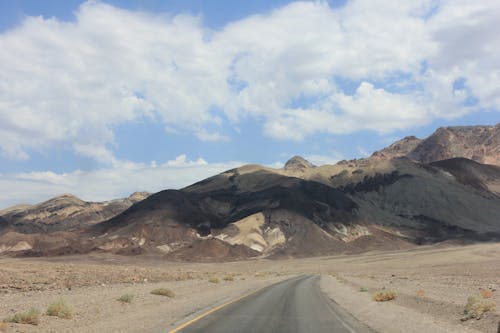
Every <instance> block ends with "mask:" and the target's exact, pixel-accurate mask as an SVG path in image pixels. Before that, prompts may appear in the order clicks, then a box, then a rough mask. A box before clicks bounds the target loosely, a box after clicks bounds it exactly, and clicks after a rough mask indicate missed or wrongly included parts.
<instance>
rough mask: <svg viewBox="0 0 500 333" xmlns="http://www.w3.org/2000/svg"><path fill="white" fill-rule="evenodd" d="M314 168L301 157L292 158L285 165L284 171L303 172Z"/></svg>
mask: <svg viewBox="0 0 500 333" xmlns="http://www.w3.org/2000/svg"><path fill="white" fill-rule="evenodd" d="M315 167H316V166H315V165H314V164H312V163H311V162H309V161H308V160H306V159H305V158H303V157H302V156H298V155H296V156H294V157H292V158H291V159H289V160H288V161H287V162H286V163H285V167H284V169H285V170H287V171H299V170H300V171H303V170H306V169H310V168H315Z"/></svg>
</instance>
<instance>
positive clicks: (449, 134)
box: [373, 123, 500, 166]
mask: <svg viewBox="0 0 500 333" xmlns="http://www.w3.org/2000/svg"><path fill="white" fill-rule="evenodd" d="M373 156H374V157H386V158H394V157H401V156H406V157H408V158H410V159H412V160H415V161H419V162H423V163H430V162H435V161H440V160H445V159H450V158H454V157H464V158H468V159H471V160H473V161H476V162H480V163H485V164H493V165H499V166H500V123H499V124H497V125H495V126H455V127H441V128H438V129H437V130H436V131H435V132H434V133H433V134H432V135H430V136H429V137H428V138H426V139H423V140H420V139H417V138H416V137H413V136H410V137H406V138H404V139H402V140H400V141H396V142H395V143H393V144H392V145H390V146H389V147H387V148H384V149H382V150H380V151H377V152H375V153H374V154H373Z"/></svg>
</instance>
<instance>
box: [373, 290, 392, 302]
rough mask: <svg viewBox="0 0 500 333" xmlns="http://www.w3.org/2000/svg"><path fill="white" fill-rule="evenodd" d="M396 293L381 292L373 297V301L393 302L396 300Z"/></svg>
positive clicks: (389, 291)
mask: <svg viewBox="0 0 500 333" xmlns="http://www.w3.org/2000/svg"><path fill="white" fill-rule="evenodd" d="M396 295H397V294H396V292H395V291H392V290H381V291H379V292H377V293H375V294H374V295H373V300H374V301H377V302H386V301H391V300H393V299H395V298H396Z"/></svg>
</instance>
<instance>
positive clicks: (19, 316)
mask: <svg viewBox="0 0 500 333" xmlns="http://www.w3.org/2000/svg"><path fill="white" fill-rule="evenodd" d="M5 321H7V322H11V323H16V324H30V325H38V324H39V323H40V311H38V310H37V309H35V308H31V310H29V311H27V312H20V313H16V314H15V315H14V316H12V317H11V318H8V319H6V320H5Z"/></svg>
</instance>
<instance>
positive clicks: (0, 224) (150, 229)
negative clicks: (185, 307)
mask: <svg viewBox="0 0 500 333" xmlns="http://www.w3.org/2000/svg"><path fill="white" fill-rule="evenodd" d="M498 128H499V125H496V126H474V127H448V128H442V129H438V130H437V131H436V132H435V133H434V134H432V135H431V136H430V137H428V138H426V139H423V140H421V139H418V138H416V137H412V136H410V137H406V138H404V139H402V140H400V141H397V142H395V143H394V144H392V145H390V146H389V147H387V148H385V149H383V150H381V151H379V152H376V153H374V154H373V155H372V156H371V157H370V158H364V159H358V160H351V161H341V162H339V163H337V164H335V165H322V166H315V165H313V164H312V163H310V162H309V161H307V160H306V159H304V158H302V157H300V156H294V157H292V158H291V159H290V160H289V161H287V163H286V164H285V165H284V167H283V168H279V169H274V168H268V167H263V166H259V165H245V166H242V167H239V168H236V169H232V170H228V171H226V172H223V173H221V174H218V175H215V176H213V177H210V178H207V179H204V180H202V181H199V182H197V183H195V184H192V185H190V186H187V187H185V188H183V189H180V190H171V189H169V190H164V191H161V192H158V193H155V194H152V195H150V196H148V197H146V195H144V200H140V199H142V198H143V196H142V195H134V196H132V197H130V198H128V199H125V200H122V201H120V200H115V201H110V202H106V203H88V202H84V201H81V200H79V199H78V198H75V197H73V196H70V195H66V196H62V197H57V198H54V199H51V200H49V201H46V202H44V203H41V204H39V205H35V206H17V207H13V208H10V209H8V210H4V211H2V212H0V253H4V254H9V255H24V256H26V255H31V256H33V255H61V254H72V253H88V252H112V253H116V254H123V255H136V254H148V255H157V256H162V257H165V258H168V259H174V260H194V261H205V260H208V261H213V260H239V259H245V258H250V257H266V258H283V257H302V256H314V255H326V254H334V253H356V252H362V251H369V250H390V249H400V248H410V247H414V246H417V245H420V244H435V243H440V242H457V243H467V242H476V241H498V240H500V166H498V165H494V163H493V164H487V163H484V162H485V161H492V162H495V161H498V154H497V153H498V147H499V145H498ZM460 155H467V156H466V157H463V156H460ZM448 157H450V158H448ZM436 159H437V160H436ZM477 160H480V161H477ZM133 198H137V200H135V199H133ZM133 201H135V203H133Z"/></svg>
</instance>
